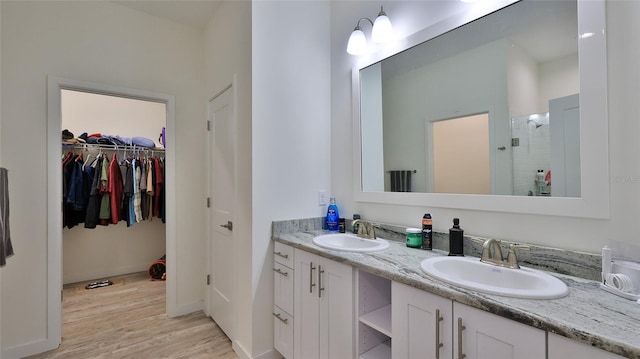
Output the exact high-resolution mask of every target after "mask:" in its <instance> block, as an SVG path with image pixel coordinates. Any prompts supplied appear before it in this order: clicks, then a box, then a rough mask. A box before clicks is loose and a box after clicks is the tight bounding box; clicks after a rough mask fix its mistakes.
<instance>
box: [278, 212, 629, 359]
mask: <svg viewBox="0 0 640 359" xmlns="http://www.w3.org/2000/svg"><path fill="white" fill-rule="evenodd" d="M322 224H323V219H322V218H312V219H301V220H291V221H280V222H273V228H272V229H273V231H272V233H273V239H274V240H275V241H278V242H281V243H284V244H288V245H290V246H292V247H295V248H300V249H303V250H305V251H308V252H311V253H314V254H317V255H320V256H323V257H327V258H330V259H332V260H335V261H337V262H342V263H346V264H349V265H351V266H353V267H356V268H358V269H360V270H363V271H366V272H369V273H372V274H376V275H379V276H381V277H385V278H388V279H390V280H394V281H397V282H400V283H404V284H407V285H410V286H413V287H416V288H419V289H422V290H425V291H427V292H431V293H433V294H436V295H439V296H442V297H445V298H449V299H451V300H454V301H456V302H459V303H463V304H467V305H470V306H472V307H475V308H478V309H482V310H485V311H488V312H491V313H494V314H497V315H500V316H502V317H505V318H508V319H511V320H515V321H517V322H520V323H523V324H526V325H530V326H532V327H535V328H540V329H543V330H548V331H549V332H552V333H556V334H559V335H561V336H564V337H567V338H570V339H573V340H576V341H578V342H581V343H584V344H587V345H590V346H593V347H596V348H601V349H604V350H607V351H609V352H612V353H615V354H618V355H621V356H624V357H627V358H638V359H640V335H639V329H640V304H637V303H636V302H635V301H631V300H627V299H624V298H621V297H618V296H616V295H613V294H611V293H608V292H605V291H604V290H602V289H600V282H599V277H600V256H599V255H593V254H589V253H576V252H570V251H565V250H560V249H553V248H547V247H537V246H532V249H531V251H530V252H519V253H518V258H519V262H520V264H521V265H523V266H526V267H530V268H537V269H542V270H547V271H549V272H550V273H551V274H552V275H554V276H556V277H558V278H559V279H560V280H562V281H563V282H564V283H565V284H567V286H568V287H569V295H567V296H566V297H564V298H560V299H550V300H535V299H518V298H508V297H502V296H497V295H490V294H484V293H480V292H476V291H473V290H468V289H464V288H460V287H456V286H452V285H449V284H446V283H444V282H441V281H439V280H437V279H433V278H431V277H429V276H428V275H427V274H425V273H423V272H422V270H421V269H420V262H422V260H424V259H426V258H430V257H434V256H442V255H447V253H448V248H449V247H448V237H447V236H446V235H445V234H443V233H435V234H434V238H433V247H434V250H433V251H425V250H421V249H414V248H408V247H407V246H406V245H405V239H404V238H405V237H404V231H405V227H400V226H393V225H383V226H382V228H381V229H380V230H378V229H376V234H377V235H378V236H379V237H381V238H385V239H390V241H389V242H390V247H389V249H387V250H385V251H382V252H378V253H355V252H344V251H333V250H328V249H324V248H321V247H318V246H316V245H315V244H313V237H315V236H317V235H319V234H323V233H327V232H326V231H323V230H322ZM347 228H350V221H347ZM473 239H474V237H470V236H465V244H464V250H465V255H470V256H475V257H479V256H480V253H481V248H482V245H481V242H480V241H477V240H473ZM477 239H481V238H477ZM481 240H484V239H481ZM503 243H506V242H503Z"/></svg>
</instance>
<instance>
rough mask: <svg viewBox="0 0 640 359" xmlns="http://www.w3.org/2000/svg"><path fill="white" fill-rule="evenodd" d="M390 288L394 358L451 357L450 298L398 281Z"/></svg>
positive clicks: (449, 358)
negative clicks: (391, 294)
mask: <svg viewBox="0 0 640 359" xmlns="http://www.w3.org/2000/svg"><path fill="white" fill-rule="evenodd" d="M391 288H392V293H393V300H392V302H391V306H392V310H391V316H392V318H393V319H392V332H393V334H394V335H393V346H392V348H391V349H392V353H393V358H397V359H412V358H435V359H445V358H446V359H451V356H452V355H453V340H452V337H451V333H452V318H453V314H452V310H453V306H452V302H451V300H450V299H445V298H442V297H439V296H437V295H434V294H431V293H428V292H425V291H423V290H420V289H417V288H413V287H410V286H408V285H405V284H401V283H398V282H393V283H392V286H391Z"/></svg>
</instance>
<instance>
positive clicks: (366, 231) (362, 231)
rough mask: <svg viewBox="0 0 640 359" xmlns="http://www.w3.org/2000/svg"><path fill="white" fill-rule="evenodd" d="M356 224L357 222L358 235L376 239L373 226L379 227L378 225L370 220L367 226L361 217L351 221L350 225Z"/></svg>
mask: <svg viewBox="0 0 640 359" xmlns="http://www.w3.org/2000/svg"><path fill="white" fill-rule="evenodd" d="M356 224H358V237H360V238H365V239H376V230H375V228H376V227H378V228H380V226H379V225H377V224H375V223H373V222H371V223H370V224H369V228H367V226H366V224H367V222H365V221H363V220H362V219H356V220H354V221H353V222H351V225H352V226H355V225H356Z"/></svg>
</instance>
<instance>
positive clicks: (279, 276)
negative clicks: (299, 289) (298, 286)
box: [273, 262, 295, 315]
mask: <svg viewBox="0 0 640 359" xmlns="http://www.w3.org/2000/svg"><path fill="white" fill-rule="evenodd" d="M294 278H295V276H294V272H293V270H292V269H290V268H288V267H285V266H283V265H282V264H280V263H276V262H274V263H273V303H274V304H275V305H277V306H278V307H280V309H282V310H284V311H286V312H287V314H289V315H292V314H293V282H294Z"/></svg>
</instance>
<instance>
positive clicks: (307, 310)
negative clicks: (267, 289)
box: [293, 249, 320, 359]
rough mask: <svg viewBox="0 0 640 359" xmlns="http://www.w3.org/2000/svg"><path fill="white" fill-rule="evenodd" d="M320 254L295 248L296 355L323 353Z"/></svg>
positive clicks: (309, 358)
mask: <svg viewBox="0 0 640 359" xmlns="http://www.w3.org/2000/svg"><path fill="white" fill-rule="evenodd" d="M319 258H320V257H318V256H315V255H313V254H311V253H307V252H304V251H301V250H297V249H296V250H295V271H296V275H295V278H294V280H295V285H294V300H293V317H294V318H295V320H294V322H293V343H294V345H293V351H294V358H296V359H314V358H319V355H320V342H319V338H320V297H319V296H318V285H317V281H318V265H319V263H318V261H319Z"/></svg>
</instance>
